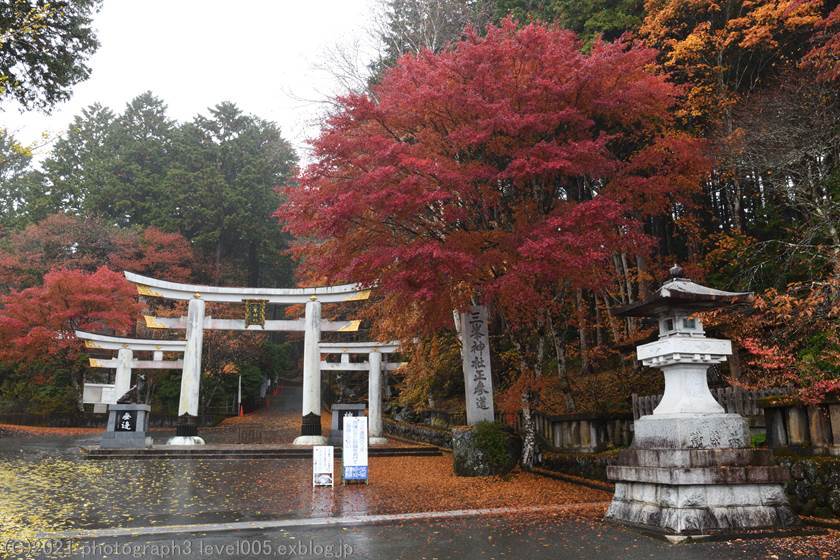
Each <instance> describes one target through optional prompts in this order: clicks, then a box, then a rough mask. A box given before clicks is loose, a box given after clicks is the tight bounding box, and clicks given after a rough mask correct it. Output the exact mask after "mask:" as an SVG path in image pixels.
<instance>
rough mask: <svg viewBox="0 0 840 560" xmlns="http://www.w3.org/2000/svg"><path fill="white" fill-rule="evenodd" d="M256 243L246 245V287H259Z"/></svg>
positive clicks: (258, 261)
mask: <svg viewBox="0 0 840 560" xmlns="http://www.w3.org/2000/svg"><path fill="white" fill-rule="evenodd" d="M257 249H258V247H257V242H256V241H251V242H250V243H249V244H248V286H250V287H252V288H256V287H258V286H259V285H260V259H259V252H258V251H257Z"/></svg>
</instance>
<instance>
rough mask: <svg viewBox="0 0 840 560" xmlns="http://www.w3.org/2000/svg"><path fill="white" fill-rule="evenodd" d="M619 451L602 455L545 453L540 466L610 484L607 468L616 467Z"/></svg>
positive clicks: (606, 452)
mask: <svg viewBox="0 0 840 560" xmlns="http://www.w3.org/2000/svg"><path fill="white" fill-rule="evenodd" d="M617 458H618V450H613V451H605V452H602V453H558V452H547V453H543V456H542V462H541V463H540V466H541V467H542V468H544V469H548V470H551V471H557V472H562V473H566V474H571V475H574V476H580V477H583V478H589V479H591V480H601V481H604V482H609V480H608V479H607V467H608V466H610V465H614V464H615V462H616V459H617Z"/></svg>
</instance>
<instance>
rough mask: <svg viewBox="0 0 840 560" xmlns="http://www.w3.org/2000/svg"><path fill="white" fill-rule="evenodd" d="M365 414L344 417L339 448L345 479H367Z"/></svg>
mask: <svg viewBox="0 0 840 560" xmlns="http://www.w3.org/2000/svg"><path fill="white" fill-rule="evenodd" d="M367 422H368V419H367V416H345V417H344V437H343V443H344V447H343V448H342V450H341V453H342V455H341V457H342V459H341V465H342V476H343V479H344V481H345V482H347V481H364V482H367V480H368V423H367Z"/></svg>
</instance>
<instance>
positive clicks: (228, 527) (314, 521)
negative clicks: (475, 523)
mask: <svg viewBox="0 0 840 560" xmlns="http://www.w3.org/2000/svg"><path fill="white" fill-rule="evenodd" d="M607 504H609V502H607V501H597V502H580V503H577V504H562V505H553V506H529V507H502V508H484V509H459V510H448V511H423V512H417V513H394V514H381V515H350V516H345V517H313V518H303V519H276V520H265V521H238V522H233V523H196V524H192V525H163V526H157V527H112V528H108V529H69V530H66V531H57V532H52V533H38V535H37V538H39V539H98V538H109V537H111V538H113V537H139V536H151V535H155V536H159V535H179V534H189V533H220V532H228V531H249V530H265V529H293V528H300V527H334V526H341V527H345V526H355V525H374V524H379V523H388V522H394V521H422V520H434V519H457V518H469V517H484V516H497V515H507V514H512V513H551V512H564V511H576V510H579V509H584V508H586V507H589V506H592V505H605V506H606V505H607Z"/></svg>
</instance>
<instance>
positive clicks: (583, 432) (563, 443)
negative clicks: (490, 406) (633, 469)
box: [496, 411, 633, 453]
mask: <svg viewBox="0 0 840 560" xmlns="http://www.w3.org/2000/svg"><path fill="white" fill-rule="evenodd" d="M532 417H533V419H534V425H535V427H536V432H537V434H538V435H539V436H540V437H541V439H542V440H543V441H544V443H546V444H548V446H549V448H550V449H552V450H556V451H569V452H576V453H595V452H598V451H603V450H604V449H607V448H610V447H626V446H628V445H630V442H631V441H632V440H633V417H632V416H631V415H629V414H564V415H550V414H544V413H542V412H538V411H537V412H534V413H533V415H532ZM496 419H497V420H498V421H499V422H503V423H505V424H507V425H509V426H511V427H512V428H513V429H514V430H516V431H517V432H519V433H521V432H522V418H521V417H520V415H519V414H502V413H497V414H496Z"/></svg>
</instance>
